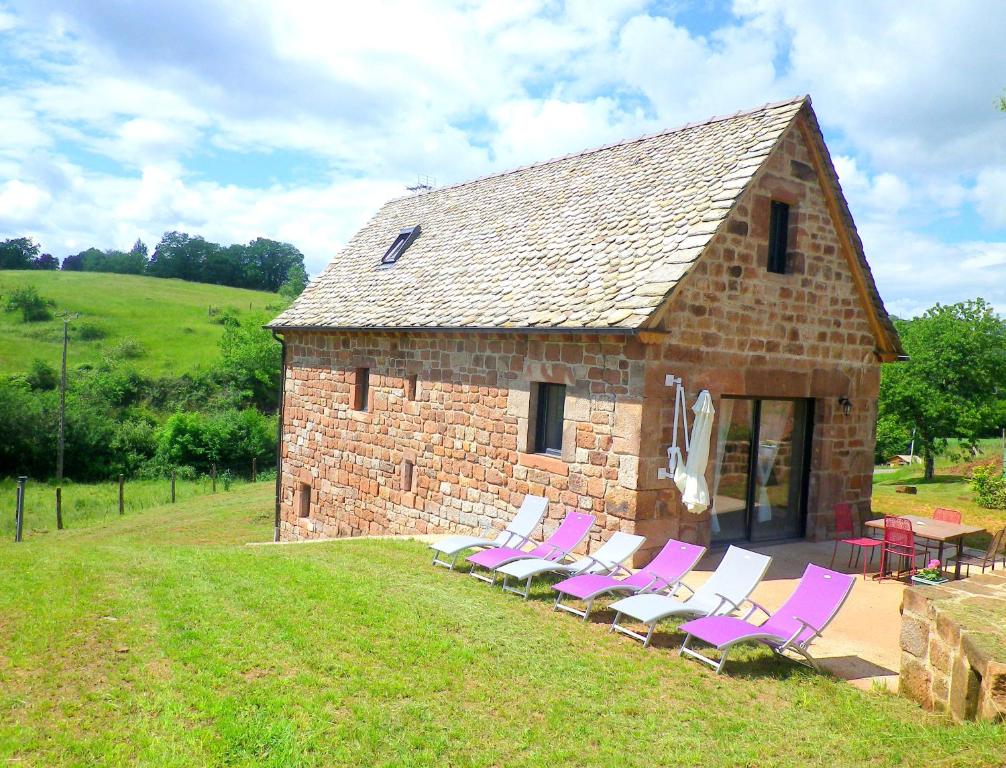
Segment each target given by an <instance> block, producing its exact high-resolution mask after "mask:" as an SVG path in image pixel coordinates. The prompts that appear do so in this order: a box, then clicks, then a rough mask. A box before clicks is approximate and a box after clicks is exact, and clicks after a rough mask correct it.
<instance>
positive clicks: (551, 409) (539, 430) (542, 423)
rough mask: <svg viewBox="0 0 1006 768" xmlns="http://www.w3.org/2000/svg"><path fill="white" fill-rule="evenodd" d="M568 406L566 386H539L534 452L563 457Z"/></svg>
mask: <svg viewBox="0 0 1006 768" xmlns="http://www.w3.org/2000/svg"><path fill="white" fill-rule="evenodd" d="M565 405H566V385H565V384H539V385H538V410H537V412H536V414H535V431H534V452H535V453H547V454H549V455H550V456H561V455H562V415H563V409H564V408H565Z"/></svg>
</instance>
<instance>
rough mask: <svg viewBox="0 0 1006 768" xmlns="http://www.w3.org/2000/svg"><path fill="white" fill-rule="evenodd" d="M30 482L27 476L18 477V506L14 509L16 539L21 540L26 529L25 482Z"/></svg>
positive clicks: (16, 540)
mask: <svg viewBox="0 0 1006 768" xmlns="http://www.w3.org/2000/svg"><path fill="white" fill-rule="evenodd" d="M27 482H28V478H27V477H24V476H22V477H19V478H18V479H17V507H16V508H15V511H14V541H15V542H18V541H21V534H22V532H23V531H24V484H25V483H27Z"/></svg>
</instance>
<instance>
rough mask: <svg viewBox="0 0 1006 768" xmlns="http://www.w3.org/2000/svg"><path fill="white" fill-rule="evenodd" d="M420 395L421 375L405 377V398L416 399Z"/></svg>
mask: <svg viewBox="0 0 1006 768" xmlns="http://www.w3.org/2000/svg"><path fill="white" fill-rule="evenodd" d="M418 396H419V376H417V375H416V374H412V375H411V376H407V377H406V378H405V399H406V400H415V399H416V398H417V397H418Z"/></svg>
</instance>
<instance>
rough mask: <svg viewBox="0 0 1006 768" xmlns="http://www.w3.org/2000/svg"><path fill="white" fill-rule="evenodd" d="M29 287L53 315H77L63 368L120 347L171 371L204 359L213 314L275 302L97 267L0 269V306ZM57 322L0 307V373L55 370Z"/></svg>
mask: <svg viewBox="0 0 1006 768" xmlns="http://www.w3.org/2000/svg"><path fill="white" fill-rule="evenodd" d="M23 285H34V286H35V287H36V288H37V289H38V291H39V293H40V294H41V295H42V296H44V297H45V298H48V299H52V300H53V301H54V302H55V308H54V310H55V312H56V313H60V312H62V311H64V310H67V311H69V312H79V313H80V318H79V319H78V320H76V321H74V323H73V324H72V325H71V328H72V332H71V344H70V356H69V365H70V367H71V368H74V367H76V366H78V365H81V364H83V363H89V364H94V363H96V362H98V361H100V360H101V359H102V357H103V356H105V355H107V354H109V353H112V352H114V351H115V350H117V349H122V347H123V344H124V343H125V345H126V347H127V348H128V349H127V351H128V356H130V357H134V360H133V362H134V364H135V365H136V367H137V368H138V369H139V370H141V371H143V372H145V373H148V374H151V375H155V376H158V375H166V374H172V375H177V374H180V373H184V372H186V371H190V370H192V369H194V368H197V367H199V366H205V365H208V364H210V363H211V362H212V361H213V360H215V359H216V356H217V340H218V339H219V338H220V336H221V334H222V333H223V326H222V325H221V324H220V323H219V317H220V316H219V314H215V315H212V316H211V314H210V312H211V308H212V310H213V311H215V312H217V313H219V312H220V311H224V310H231V311H233V312H237V313H248V312H255V313H266V314H275V313H276V310H277V309H278V307H279V306H280V305H281V304H282V303H283V299H282V297H280V296H277V295H276V294H274V293H266V292H263V291H249V290H245V289H243V288H230V287H227V286H220V285H207V284H205V283H189V282H185V281H183V280H165V279H161V278H154V277H140V276H137V275H112V274H102V273H97V272H37V271H17V270H12V271H0V307H2V306H3V304H5V298H4V297H6V296H7V295H8V294H9V293H10V292H11V290H13V289H14V288H17V287H19V286H23ZM62 334H63V324H62V321H61V320H59V319H58V318H57V319H54V320H50V321H46V322H37V323H23V322H21V315H20V314H19V313H16V312H3V311H0V375H5V374H10V373H19V372H22V371H25V370H27V369H28V367H29V366H30V365H31V362H32V360H33V359H35V358H40V359H42V360H45V361H46V362H47V363H49V364H50V365H53V366H54V367H57V368H58V367H59V361H60V351H61V345H62Z"/></svg>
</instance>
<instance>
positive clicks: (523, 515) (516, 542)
mask: <svg viewBox="0 0 1006 768" xmlns="http://www.w3.org/2000/svg"><path fill="white" fill-rule="evenodd" d="M546 509H548V499H546V498H544V497H542V496H532V495H531V494H527V495H526V496H525V497H524V501H523V502H522V503H521V505H520V509H518V510H517V514H516V515H515V516H514V519H513V520H511V521H510V524H509V525H508V526H507V527H506V528H504V529H503V530H502V531H500V532H499V534H498V535H497V536H496V538H495V539H490V538H488V535H489V532H490V529H488V528H487V529H485V530H483V532H482V535H481V536H448V537H447V538H445V539H441V540H440V541H437V542H435V543H433V544H430V549H432V550H433V565H442V566H444V567H445V568H449V569H450V570H452V571H453V570H454V564H455V563H456V562H457V560H458V555H460V554H461V553H462V552H464V551H465V550H466V549H490V548H495V547H513V548H520V547H522V546H524V545H525V544H527V543H528V542H529V540H530V538H531V534H532V533H533V532H534V529H535V528H537V527H538V524H539V523H541V519H542V518H543V517H544V516H545V510H546ZM442 556H448V557H451V559H450V560H444V559H442Z"/></svg>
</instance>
